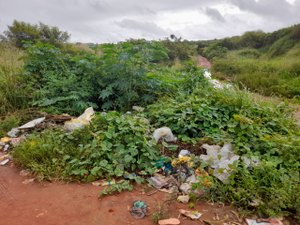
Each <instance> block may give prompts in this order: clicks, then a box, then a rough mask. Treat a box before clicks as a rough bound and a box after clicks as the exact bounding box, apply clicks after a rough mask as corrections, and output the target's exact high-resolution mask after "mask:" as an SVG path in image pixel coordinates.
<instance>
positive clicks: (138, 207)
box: [130, 201, 148, 219]
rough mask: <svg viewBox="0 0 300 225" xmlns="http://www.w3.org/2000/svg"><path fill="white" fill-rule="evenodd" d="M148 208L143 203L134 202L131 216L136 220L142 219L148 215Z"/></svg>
mask: <svg viewBox="0 0 300 225" xmlns="http://www.w3.org/2000/svg"><path fill="white" fill-rule="evenodd" d="M147 212H148V206H147V204H146V203H145V202H143V201H135V202H133V206H132V208H131V210H130V214H131V215H132V216H133V217H134V218H136V219H142V218H144V217H145V216H146V215H147Z"/></svg>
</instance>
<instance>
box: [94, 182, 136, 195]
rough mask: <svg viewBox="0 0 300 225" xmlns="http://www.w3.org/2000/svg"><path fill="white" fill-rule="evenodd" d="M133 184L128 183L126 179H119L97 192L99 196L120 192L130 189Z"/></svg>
mask: <svg viewBox="0 0 300 225" xmlns="http://www.w3.org/2000/svg"><path fill="white" fill-rule="evenodd" d="M132 190H133V186H132V185H131V184H130V182H129V181H128V180H121V181H120V182H117V183H116V184H112V185H110V186H108V187H107V188H105V189H104V190H102V191H101V192H100V194H99V198H101V197H103V196H106V195H111V194H115V193H120V192H122V191H132Z"/></svg>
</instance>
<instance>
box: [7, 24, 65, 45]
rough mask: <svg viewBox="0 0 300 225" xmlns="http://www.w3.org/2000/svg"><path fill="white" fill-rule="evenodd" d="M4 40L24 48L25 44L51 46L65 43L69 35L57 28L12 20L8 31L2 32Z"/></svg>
mask: <svg viewBox="0 0 300 225" xmlns="http://www.w3.org/2000/svg"><path fill="white" fill-rule="evenodd" d="M4 35H5V38H6V39H7V40H8V41H10V42H11V43H12V44H14V45H15V46H17V47H24V44H25V43H26V42H28V41H29V42H32V43H35V42H38V41H41V42H46V43H51V44H53V45H60V44H62V43H64V42H66V41H67V40H68V39H69V38H70V35H69V34H68V33H67V32H65V31H60V30H59V29H58V27H50V26H48V25H46V24H43V23H39V24H38V25H32V24H30V23H25V22H22V21H17V20H14V22H13V24H12V25H11V26H8V30H7V31H4Z"/></svg>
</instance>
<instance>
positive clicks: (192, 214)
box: [179, 209, 202, 220]
mask: <svg viewBox="0 0 300 225" xmlns="http://www.w3.org/2000/svg"><path fill="white" fill-rule="evenodd" d="M179 212H180V214H182V215H184V216H186V217H189V218H191V219H192V220H197V219H199V218H200V217H201V216H202V214H201V213H199V212H198V211H189V210H184V209H180V210H179Z"/></svg>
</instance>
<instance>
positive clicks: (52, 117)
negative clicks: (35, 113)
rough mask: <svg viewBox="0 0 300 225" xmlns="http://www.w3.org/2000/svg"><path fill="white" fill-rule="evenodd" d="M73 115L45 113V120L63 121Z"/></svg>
mask: <svg viewBox="0 0 300 225" xmlns="http://www.w3.org/2000/svg"><path fill="white" fill-rule="evenodd" d="M72 118H73V117H72V116H70V115H67V114H62V115H46V121H51V122H55V123H64V122H66V121H69V120H71V119H72Z"/></svg>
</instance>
